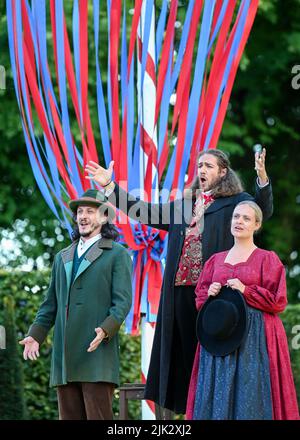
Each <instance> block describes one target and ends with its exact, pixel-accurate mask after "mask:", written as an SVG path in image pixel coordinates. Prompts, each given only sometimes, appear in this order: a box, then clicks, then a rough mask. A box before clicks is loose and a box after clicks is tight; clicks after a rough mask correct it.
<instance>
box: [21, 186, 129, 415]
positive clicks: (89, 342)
mask: <svg viewBox="0 0 300 440" xmlns="http://www.w3.org/2000/svg"><path fill="white" fill-rule="evenodd" d="M69 206H70V208H71V210H72V211H73V214H74V221H75V223H76V226H75V228H74V232H73V243H72V244H71V245H70V246H69V247H67V248H66V249H63V250H62V251H61V252H59V253H58V254H57V255H56V256H55V260H54V265H53V269H52V277H51V282H50V286H49V289H48V292H47V296H46V299H45V301H44V302H43V303H42V305H41V306H40V308H39V311H38V313H37V315H36V318H35V320H34V322H33V324H32V326H31V327H30V329H29V332H28V335H27V337H25V338H24V339H23V340H22V341H20V344H22V345H24V352H23V357H24V359H25V360H26V359H28V358H29V359H31V360H36V359H37V357H38V356H39V347H40V345H41V344H42V342H43V341H44V340H45V338H46V336H47V334H48V332H49V330H50V329H51V328H52V327H53V326H54V338H53V350H52V363H51V374H50V386H57V395H58V406H59V418H60V419H62V420H112V419H113V413H112V398H113V392H114V388H115V386H117V385H118V384H119V342H118V330H119V328H120V326H121V324H122V322H123V321H124V319H125V317H126V315H127V314H128V312H129V310H130V307H131V296H132V293H131V291H132V287H131V286H132V285H131V271H132V262H131V258H130V256H129V254H128V252H127V251H126V249H125V248H124V247H123V246H121V245H120V244H118V243H116V242H115V241H116V239H117V238H118V232H117V230H116V228H115V227H114V226H113V225H112V224H111V221H112V220H113V218H114V216H115V213H114V210H113V208H112V207H111V206H110V205H109V204H108V203H107V200H106V198H105V196H104V195H103V193H101V192H99V191H97V190H88V191H86V192H85V193H84V194H83V195H82V196H81V197H80V198H79V199H77V200H71V201H70V203H69ZM95 333H96V336H95Z"/></svg>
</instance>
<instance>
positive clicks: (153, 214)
mask: <svg viewBox="0 0 300 440" xmlns="http://www.w3.org/2000/svg"><path fill="white" fill-rule="evenodd" d="M113 166H114V162H113V161H112V162H111V163H110V164H109V167H108V168H107V169H105V168H103V167H101V166H100V165H99V164H97V163H96V162H93V161H90V162H89V163H88V165H87V166H86V168H85V170H86V172H87V173H89V175H88V176H86V178H87V179H89V180H94V181H95V182H97V183H98V184H99V185H100V186H102V187H103V188H104V189H105V195H106V196H107V197H108V200H109V202H110V203H111V204H112V205H114V206H116V207H117V208H118V209H120V210H121V211H122V212H124V213H125V214H126V215H127V216H128V217H130V218H132V219H134V220H136V221H139V222H141V223H143V224H146V225H149V226H152V227H155V228H158V229H164V230H166V231H167V230H168V229H169V226H170V219H171V217H172V216H173V215H174V203H173V202H171V203H164V204H161V203H147V202H145V201H143V200H140V199H139V198H137V197H134V196H133V195H131V194H128V193H127V192H126V191H124V190H123V189H122V188H120V187H119V185H117V184H116V183H115V182H114V181H113V180H112V175H113Z"/></svg>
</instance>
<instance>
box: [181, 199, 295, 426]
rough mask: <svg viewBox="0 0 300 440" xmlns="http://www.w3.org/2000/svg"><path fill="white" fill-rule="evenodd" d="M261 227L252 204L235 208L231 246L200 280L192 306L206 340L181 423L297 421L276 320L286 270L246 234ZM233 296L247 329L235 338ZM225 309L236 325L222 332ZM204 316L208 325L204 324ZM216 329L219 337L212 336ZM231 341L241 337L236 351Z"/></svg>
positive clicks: (284, 342)
mask: <svg viewBox="0 0 300 440" xmlns="http://www.w3.org/2000/svg"><path fill="white" fill-rule="evenodd" d="M261 224H262V212H261V209H260V208H259V206H258V205H257V204H256V203H255V202H252V201H243V202H241V203H239V204H238V205H237V206H236V207H235V209H234V212H233V216H232V221H231V233H232V235H233V237H234V246H233V247H232V248H231V249H230V250H229V251H225V252H220V253H217V254H214V255H213V256H212V257H211V258H210V259H209V260H208V261H207V262H206V264H205V266H204V268H203V271H202V273H201V275H200V278H199V281H198V284H197V287H196V307H197V309H198V310H200V309H202V310H201V312H200V313H199V317H198V318H199V320H200V323H201V325H204V327H201V328H202V331H203V333H205V331H207V332H208V333H209V335H205V334H203V335H202V334H200V341H201V338H203V341H205V345H206V348H204V346H203V344H202V345H201V342H200V344H198V348H197V352H196V356H195V361H194V367H193V373H192V378H191V383H190V388H189V397H188V404H187V418H190V419H196V420H200V419H210V420H218V419H219V420H226V419H231V420H239V419H244V420H245V419H246V420H254V419H256V420H259V419H260V420H289V419H299V411H298V405H297V398H296V392H295V386H294V381H293V376H292V370H291V364H290V357H289V351H288V344H287V338H286V334H285V331H284V327H283V324H282V322H281V320H280V318H279V316H278V313H280V312H283V310H284V309H285V307H286V305H287V294H286V279H285V269H284V266H283V264H282V263H281V261H280V259H279V258H278V256H277V255H276V254H275V252H273V251H267V250H264V249H260V248H258V247H257V246H256V245H255V243H254V240H253V236H254V234H255V232H257V231H258V230H259V228H260V227H261ZM224 286H227V287H224ZM231 289H233V291H231ZM226 290H227V291H228V290H230V291H231V302H230V301H226V295H225V296H224V291H226ZM227 293H228V292H227ZM235 295H236V298H235ZM229 297H230V295H229ZM239 297H241V298H240V302H241V301H244V300H245V306H244V307H245V311H246V319H245V321H246V324H245V328H244V330H243V329H241V330H239V331H240V335H238V336H236V335H235V332H236V331H237V330H236V329H237V328H238V325H239V319H242V317H243V316H244V315H243V306H242V305H240V307H241V308H240V315H239V314H238V308H236V307H235V306H234V303H235V302H236V300H238V299H239ZM218 299H219V300H218ZM224 299H225V300H224ZM233 299H234V301H232V300H233ZM217 300H218V301H217ZM214 301H215V302H214ZM211 304H214V307H211ZM236 304H237V303H236ZM209 306H210V309H209V308H208V307H209ZM222 307H224V308H223V309H222ZM204 309H205V313H206V315H205V313H202V311H203V310H204ZM227 309H228V310H227ZM231 309H233V312H235V310H234V309H236V311H237V315H236V316H235V315H234V313H233V315H232V316H233V317H234V319H233V320H235V319H236V322H234V325H233V327H232V329H229V330H228V325H229V326H230V321H228V320H227V321H226V322H225V320H224V322H223V323H222V321H223V319H224V313H225V312H226V313H227V311H229V315H228V316H230V313H231ZM207 310H210V311H212V312H213V313H215V315H213V314H212V313H211V314H210V315H209V313H207ZM223 311H224V313H223ZM207 317H209V319H210V321H205V319H206V320H207ZM214 317H215V319H214ZM201 320H202V321H201ZM203 323H204V324H203ZM223 324H224V328H223V330H224V329H225V331H224V333H223V334H222V338H223V339H222V338H220V337H219V335H221V333H217V332H220V326H222V325H223ZM205 326H206V329H207V330H205V331H204V330H203V328H205ZM226 326H227V327H226ZM226 332H227V333H226ZM243 332H244V333H243ZM226 338H227V339H226ZM234 338H236V341H238V338H240V345H239V346H236V345H237V344H236V345H235V346H234V344H235V343H236V341H235V340H234ZM222 345H226V348H227V347H229V346H230V345H232V350H233V351H231V352H229V353H228V352H226V351H222ZM207 348H208V349H207ZM208 350H211V351H212V352H213V353H214V354H212V353H211V352H210V351H208ZM229 351H230V350H229ZM216 353H217V354H216ZM225 353H226V354H225ZM222 354H223V355H222ZM224 354H225V355H224Z"/></svg>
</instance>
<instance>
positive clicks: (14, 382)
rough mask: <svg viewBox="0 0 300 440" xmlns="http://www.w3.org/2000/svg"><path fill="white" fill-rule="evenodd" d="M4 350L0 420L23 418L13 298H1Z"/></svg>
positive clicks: (0, 370)
mask: <svg viewBox="0 0 300 440" xmlns="http://www.w3.org/2000/svg"><path fill="white" fill-rule="evenodd" d="M3 306H4V308H3V321H2V322H3V326H4V328H5V333H6V334H5V336H6V338H5V339H6V341H5V346H6V348H5V350H4V349H3V350H0V396H1V399H0V420H12V419H14V420H23V419H26V415H25V401H24V383H23V369H22V364H21V359H20V357H19V353H18V346H17V337H16V327H15V315H14V299H13V298H12V297H11V296H7V297H5V298H3Z"/></svg>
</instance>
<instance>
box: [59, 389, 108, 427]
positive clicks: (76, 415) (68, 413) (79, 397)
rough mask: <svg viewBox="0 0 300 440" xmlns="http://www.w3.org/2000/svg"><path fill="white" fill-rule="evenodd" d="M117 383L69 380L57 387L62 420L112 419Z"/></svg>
mask: <svg viewBox="0 0 300 440" xmlns="http://www.w3.org/2000/svg"><path fill="white" fill-rule="evenodd" d="M114 388H115V385H114V384H112V383H107V382H69V383H68V384H67V385H60V386H58V387H57V397H58V410H59V419H60V420H112V419H113V412H112V399H113V394H114Z"/></svg>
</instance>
